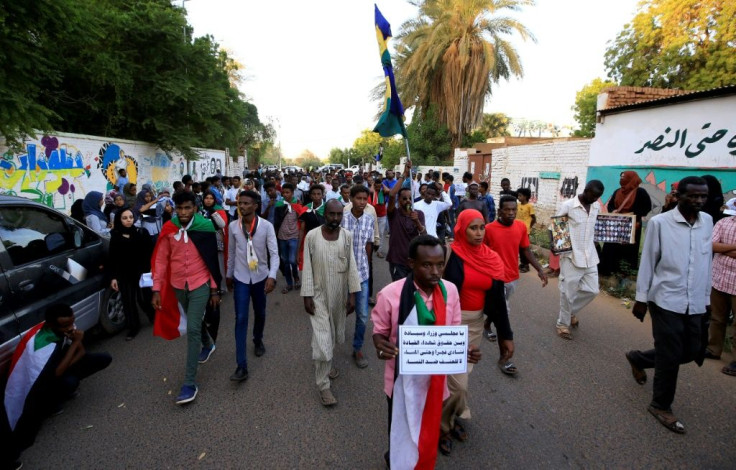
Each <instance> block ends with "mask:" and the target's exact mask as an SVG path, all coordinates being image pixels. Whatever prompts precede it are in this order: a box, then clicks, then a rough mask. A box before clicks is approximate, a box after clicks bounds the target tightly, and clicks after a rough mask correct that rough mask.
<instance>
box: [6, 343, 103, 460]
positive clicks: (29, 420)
mask: <svg viewBox="0 0 736 470" xmlns="http://www.w3.org/2000/svg"><path fill="white" fill-rule="evenodd" d="M110 362H112V357H111V356H110V355H109V354H108V353H87V354H85V355H84V356H82V358H81V359H79V360H78V361H77V362H75V363H74V364H72V365H71V366H70V367H69V368H68V369H67V370H66V372H65V373H64V374H63V375H62V376H61V377H54V376H53V372H51V373H50V374H48V375H47V377H48V379H44V376H42V377H40V378H39V380H37V381H36V383H35V384H34V385H33V387H32V388H31V391H30V393H29V394H28V397H27V398H26V402H25V406H24V408H23V414H22V415H21V417H20V419H19V420H18V422H17V423H16V426H15V429H14V430H13V431H12V433H11V435H10V439H9V441H10V442H9V451H10V452H9V453H6V452H2V463H3V464H5V465H7V464H8V463H10V462H14V461H15V460H17V459H18V457H19V456H20V453H21V452H22V451H23V450H24V449H27V448H28V447H30V446H31V445H33V442H34V441H35V440H36V435H37V434H38V431H39V429H41V424H43V420H44V419H46V417H47V416H49V415H50V414H51V413H53V412H54V411H55V410H57V409H58V408H59V407H60V406H61V405H62V404H63V403H64V402H65V401H66V400H68V399H69V398H71V396H72V394H73V393H74V392H75V391H76V390H77V388H78V387H79V382H80V381H82V380H83V379H85V378H87V377H89V376H90V375H92V374H94V373H96V372H99V371H101V370H102V369H104V368H106V367H107V366H109V365H110ZM3 447H4V445H3Z"/></svg>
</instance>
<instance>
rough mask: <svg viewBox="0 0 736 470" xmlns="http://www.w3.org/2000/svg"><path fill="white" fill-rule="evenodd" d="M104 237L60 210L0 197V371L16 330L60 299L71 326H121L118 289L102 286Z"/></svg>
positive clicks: (39, 319) (4, 367)
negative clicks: (67, 310) (73, 322)
mask: <svg viewBox="0 0 736 470" xmlns="http://www.w3.org/2000/svg"><path fill="white" fill-rule="evenodd" d="M108 245H109V239H108V238H106V237H104V236H101V235H98V234H97V233H95V232H94V231H92V230H90V229H89V228H87V227H86V226H84V225H82V224H80V223H78V222H76V221H75V220H73V219H72V218H71V217H68V216H66V215H64V214H62V213H61V212H59V211H57V210H54V209H51V208H49V207H47V206H45V205H43V204H38V203H35V202H33V201H30V200H29V199H25V198H21V197H15V196H0V376H2V375H4V373H5V371H6V370H7V367H8V365H9V361H10V358H11V357H12V354H13V351H14V350H15V347H16V345H17V344H18V342H19V341H20V338H21V334H23V333H25V332H26V331H28V330H29V329H31V328H32V327H33V326H34V325H36V324H38V323H40V322H42V321H43V315H44V311H45V310H46V307H47V306H48V305H50V304H52V303H57V302H63V303H66V304H68V305H71V306H72V308H73V310H74V315H75V320H76V325H77V328H80V329H82V330H87V329H89V328H92V327H94V326H96V325H97V324H99V325H100V326H101V327H102V328H103V329H104V330H105V331H106V332H108V333H116V332H118V331H120V330H121V329H122V328H123V327H124V326H125V316H124V313H123V308H122V302H121V301H120V297H119V293H117V292H115V291H113V290H112V289H110V288H108V287H107V286H106V282H105V281H104V275H103V269H104V268H103V265H104V262H105V259H106V257H107V249H108Z"/></svg>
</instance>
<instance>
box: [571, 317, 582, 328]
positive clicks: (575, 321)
mask: <svg viewBox="0 0 736 470" xmlns="http://www.w3.org/2000/svg"><path fill="white" fill-rule="evenodd" d="M578 325H580V320H578V317H576V316H575V315H573V316H572V318H571V319H570V326H571V327H573V328H577V327H578Z"/></svg>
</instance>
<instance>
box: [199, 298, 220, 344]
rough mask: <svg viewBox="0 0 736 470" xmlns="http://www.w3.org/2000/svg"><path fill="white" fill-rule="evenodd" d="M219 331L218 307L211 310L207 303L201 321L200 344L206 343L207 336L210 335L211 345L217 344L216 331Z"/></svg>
mask: <svg viewBox="0 0 736 470" xmlns="http://www.w3.org/2000/svg"><path fill="white" fill-rule="evenodd" d="M219 329H220V306H219V305H218V306H217V307H215V308H212V306H211V305H210V303H209V302H207V308H206V309H205V311H204V320H202V343H203V344H206V343H207V339H206V338H207V335H208V334H209V335H210V338H212V342H213V343H217V331H218V330H219Z"/></svg>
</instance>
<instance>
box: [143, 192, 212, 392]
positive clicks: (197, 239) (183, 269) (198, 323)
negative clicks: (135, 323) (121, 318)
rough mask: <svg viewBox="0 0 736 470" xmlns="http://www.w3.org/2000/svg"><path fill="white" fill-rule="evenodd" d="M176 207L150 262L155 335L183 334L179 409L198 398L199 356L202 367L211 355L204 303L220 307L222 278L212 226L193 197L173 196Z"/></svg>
mask: <svg viewBox="0 0 736 470" xmlns="http://www.w3.org/2000/svg"><path fill="white" fill-rule="evenodd" d="M174 203H175V204H176V217H175V218H173V219H171V220H170V221H169V222H167V223H166V224H165V225H164V226H163V228H162V230H161V233H160V234H159V237H158V241H157V243H156V248H155V249H154V252H153V259H152V263H151V273H152V275H153V299H152V304H153V307H154V308H155V309H156V311H157V313H156V319H155V321H154V325H153V334H154V335H156V336H161V337H163V338H165V339H174V338H177V337H179V336H181V335H182V334H183V333H184V331H186V333H187V366H186V378H185V379H184V385H183V386H182V387H181V392H180V393H179V395H178V396H177V397H176V404H177V405H183V404H185V403H189V402H191V401H194V399H195V398H196V396H197V391H198V389H197V385H196V384H195V382H194V379H195V377H196V376H197V364H198V362H199V361H200V354H202V355H203V356H205V359H204V361H201V362H205V361H206V360H207V359H208V358H209V356H210V354H212V352H213V351H214V350H215V345H214V343H213V342H212V338H210V336H209V334H208V333H207V332H206V331H205V332H202V319H203V318H204V313H205V307H206V306H207V303H208V302H209V303H210V304H211V305H212V307H213V308H214V307H216V306H217V305H218V304H219V303H220V293H219V291H218V287H217V286H219V285H220V281H221V280H222V273H221V272H220V265H219V261H218V258H217V237H216V235H215V229H214V225H213V224H212V222H211V221H210V220H208V219H205V218H204V216H202V215H201V214H198V213H197V212H196V206H195V197H194V194H193V193H191V192H188V191H182V192H180V193H177V194H175V195H174ZM185 329H186V330H185ZM200 347H202V351H201V352H200Z"/></svg>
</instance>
